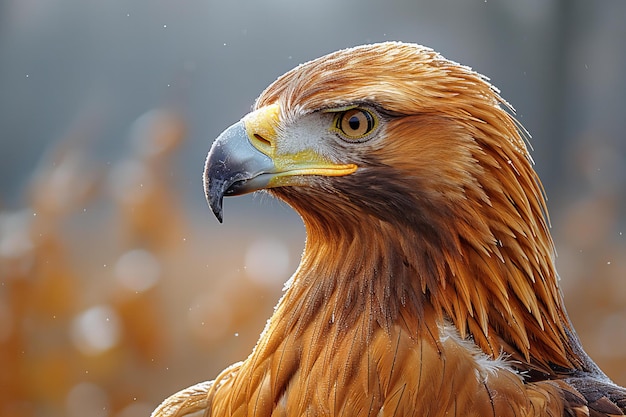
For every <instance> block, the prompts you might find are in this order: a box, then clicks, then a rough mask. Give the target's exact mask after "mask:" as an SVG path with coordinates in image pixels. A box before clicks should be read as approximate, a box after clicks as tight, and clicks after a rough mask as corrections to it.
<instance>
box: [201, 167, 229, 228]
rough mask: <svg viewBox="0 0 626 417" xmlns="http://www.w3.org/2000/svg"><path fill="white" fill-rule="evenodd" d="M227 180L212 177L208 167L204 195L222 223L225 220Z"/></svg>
mask: <svg viewBox="0 0 626 417" xmlns="http://www.w3.org/2000/svg"><path fill="white" fill-rule="evenodd" d="M225 188H226V187H225V181H220V180H218V179H215V178H213V179H212V178H211V175H210V171H209V169H208V168H207V170H205V173H204V196H205V197H206V201H207V203H208V204H209V207H210V208H211V211H212V212H213V214H214V215H215V217H216V218H217V220H218V221H219V222H220V223H223V221H224V208H223V201H224V190H225Z"/></svg>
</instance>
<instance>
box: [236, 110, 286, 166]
mask: <svg viewBox="0 0 626 417" xmlns="http://www.w3.org/2000/svg"><path fill="white" fill-rule="evenodd" d="M279 117H280V106H279V105H278V104H270V105H269V106H265V107H261V108H260V109H258V110H255V111H253V112H252V113H249V114H247V115H246V116H245V117H244V118H243V123H244V125H245V127H246V132H248V137H249V138H250V142H251V143H252V145H253V146H254V147H255V148H257V149H258V150H259V151H261V152H263V153H264V154H265V155H267V156H269V157H270V158H272V157H273V156H274V147H275V145H276V129H277V127H278V123H279Z"/></svg>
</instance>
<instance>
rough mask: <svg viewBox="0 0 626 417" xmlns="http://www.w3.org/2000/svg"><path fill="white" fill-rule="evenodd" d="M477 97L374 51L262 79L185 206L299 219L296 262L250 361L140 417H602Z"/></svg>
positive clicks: (530, 218) (549, 269) (550, 273)
mask: <svg viewBox="0 0 626 417" xmlns="http://www.w3.org/2000/svg"><path fill="white" fill-rule="evenodd" d="M512 113H513V111H512V109H511V107H510V106H509V105H508V104H507V102H506V101H504V100H503V99H502V98H501V96H500V94H499V92H498V90H496V89H495V87H493V86H492V85H491V84H490V83H489V82H488V80H487V79H486V78H485V77H484V76H482V75H480V74H478V73H477V72H475V71H473V70H472V69H470V68H469V67H467V66H463V65H460V64H458V63H455V62H452V61H450V60H448V59H445V58H444V57H443V56H441V55H440V54H439V53H437V52H435V51H434V50H432V49H430V48H427V47H424V46H420V45H416V44H408V43H402V42H385V43H379V44H369V45H362V46H358V47H354V48H349V49H344V50H340V51H337V52H334V53H331V54H329V55H326V56H323V57H321V58H318V59H315V60H313V61H310V62H307V63H304V64H301V65H299V66H297V67H296V68H294V69H292V70H290V71H288V72H287V73H285V74H284V75H282V76H280V77H279V78H278V79H277V80H276V81H275V82H274V83H272V84H271V85H270V86H269V87H267V89H265V91H263V92H262V93H261V95H260V96H259V98H258V99H257V100H256V103H255V105H254V108H253V111H251V112H250V113H249V114H247V115H246V116H244V117H243V118H242V119H241V120H240V121H239V122H237V123H235V124H233V125H232V126H230V127H229V128H227V129H226V130H225V131H224V132H223V133H222V134H221V135H220V136H219V137H218V138H217V139H216V141H215V142H214V143H213V145H212V147H211V149H210V151H209V153H208V156H207V160H206V166H205V171H204V186H205V191H206V197H207V200H208V203H209V205H210V207H211V208H212V210H213V212H214V214H215V215H216V216H217V218H218V219H219V221H220V222H221V221H222V216H223V207H222V200H223V197H224V196H235V195H241V194H244V193H249V192H253V191H259V190H265V191H266V192H267V193H269V194H270V195H272V196H275V197H276V198H278V199H280V200H282V201H284V202H286V203H287V204H288V205H290V206H291V207H292V208H293V209H294V210H295V211H296V212H297V213H298V214H299V215H300V216H301V218H302V221H303V223H304V225H305V228H306V233H307V239H306V243H305V247H304V252H303V254H302V258H301V262H300V265H299V267H298V268H297V270H296V271H295V273H294V274H293V276H292V277H291V278H290V279H289V280H288V282H287V283H286V285H285V290H284V293H283V296H282V298H281V299H280V301H279V302H278V304H277V306H276V308H275V310H274V313H273V315H272V316H271V317H270V319H269V320H268V322H267V325H266V327H265V329H264V331H263V332H262V334H261V336H260V339H259V341H258V343H257V344H256V346H255V347H254V349H253V350H252V352H251V354H250V356H248V358H246V359H245V360H243V361H242V362H238V363H235V364H234V365H231V366H229V367H227V368H226V369H225V370H224V371H223V372H221V373H220V374H219V375H217V377H216V378H215V379H214V380H212V381H208V382H202V383H199V384H196V385H194V386H191V387H189V388H187V389H184V390H182V391H180V392H178V393H176V394H174V395H172V396H171V397H170V398H168V399H166V400H165V401H164V402H163V403H162V404H161V405H160V406H159V407H158V408H157V409H156V410H155V411H154V413H153V416H159V417H163V416H177V417H180V416H188V415H198V416H200V415H202V416H233V417H235V416H237V417H239V416H241V417H243V416H248V417H266V416H268V417H269V416H272V417H278V416H328V417H331V416H332V417H335V416H395V417H403V416H459V417H460V416H481V417H488V416H492V417H496V416H498V417H507V416H511V417H512V416H516V417H521V416H552V417H556V416H613V415H624V413H625V412H626V389H624V388H622V387H620V386H618V385H616V384H614V383H613V382H612V381H611V380H610V379H609V378H608V377H607V376H606V375H605V374H604V373H603V372H602V371H601V370H600V368H599V367H598V366H597V365H596V364H595V363H594V362H593V361H592V360H591V359H590V357H589V356H588V355H587V354H586V353H585V352H584V350H583V348H582V346H581V343H580V340H579V338H578V337H577V335H576V332H575V330H574V328H573V326H572V323H571V322H570V320H569V319H568V316H567V313H566V310H565V307H564V302H563V297H562V293H561V290H560V289H559V286H558V279H559V277H558V275H557V271H556V269H555V249H554V244H553V241H552V238H551V235H550V231H549V223H548V215H547V209H546V203H545V196H544V190H543V188H542V186H541V182H540V179H539V178H538V176H537V174H536V172H535V171H534V170H533V167H532V165H533V162H532V159H531V156H530V154H529V152H528V148H527V137H528V134H527V132H526V130H525V129H524V128H523V127H522V126H521V124H520V123H519V122H518V121H517V120H516V119H515V118H514V116H513V115H512Z"/></svg>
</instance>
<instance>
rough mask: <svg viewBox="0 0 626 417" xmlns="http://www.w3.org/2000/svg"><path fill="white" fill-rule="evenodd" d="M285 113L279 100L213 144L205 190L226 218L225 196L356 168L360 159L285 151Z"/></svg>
mask: <svg viewBox="0 0 626 417" xmlns="http://www.w3.org/2000/svg"><path fill="white" fill-rule="evenodd" d="M279 118H280V106H279V105H278V104H272V105H269V106H266V107H262V108H260V109H258V110H256V111H254V112H252V113H249V114H248V115H247V116H245V117H244V118H243V119H241V120H240V121H239V122H237V123H235V124H234V125H232V126H230V127H229V128H228V129H226V130H225V131H224V132H222V134H221V135H219V136H218V138H217V139H216V140H215V142H214V143H213V146H211V150H210V151H209V154H208V155H207V159H206V163H205V167H204V192H205V195H206V198H207V201H208V203H209V207H211V210H213V213H214V214H215V217H217V219H218V220H219V221H220V223H221V222H222V219H223V207H222V200H223V198H224V196H234V195H241V194H246V193H249V192H252V191H257V190H261V189H265V188H273V187H282V186H288V185H293V184H294V183H296V182H295V181H293V180H292V179H293V178H294V177H296V176H302V175H324V176H342V175H348V174H351V173H353V172H354V171H356V169H357V166H356V165H354V164H345V165H344V164H335V163H332V162H330V161H328V160H327V159H326V158H324V157H322V156H320V155H319V154H317V153H316V152H314V151H312V150H310V149H303V150H301V151H298V152H295V153H280V149H279V145H278V134H277V131H278V125H279Z"/></svg>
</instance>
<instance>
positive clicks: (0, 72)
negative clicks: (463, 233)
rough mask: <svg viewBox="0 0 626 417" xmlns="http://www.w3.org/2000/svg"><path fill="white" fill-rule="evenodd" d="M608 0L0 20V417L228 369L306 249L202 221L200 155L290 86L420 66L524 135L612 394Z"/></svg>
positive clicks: (563, 264) (276, 212) (616, 147)
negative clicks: (467, 86) (475, 84)
mask: <svg viewBox="0 0 626 417" xmlns="http://www.w3.org/2000/svg"><path fill="white" fill-rule="evenodd" d="M625 19H626V2H624V1H623V0H614V1H609V0H603V1H599V2H587V1H582V0H530V1H525V2H519V1H515V0H502V1H496V0H467V1H463V2H459V1H450V0H444V1H441V0H431V1H406V0H405V1H398V0H395V1H387V2H363V1H356V0H346V1H342V2H336V1H331V0H318V1H308V2H305V1H286V0H266V1H251V0H248V1H243V0H235V1H230V2H226V1H222V2H216V1H212V0H202V1H201V0H179V1H162V0H157V1H155V0H135V1H132V2H129V1H125V0H108V1H106V2H105V1H85V0H4V1H2V2H0V417H4V416H13V417H15V416H18V417H20V416H51V417H55V416H69V417H74V416H86V415H88V416H102V417H105V416H111V417H131V416H147V415H149V413H150V411H151V410H152V409H153V407H154V406H156V405H157V404H158V403H159V402H160V401H161V400H162V399H163V398H165V397H166V396H168V395H169V394H171V393H173V392H174V391H177V390H178V389H181V388H184V387H187V386H188V385H191V384H193V383H195V382H198V381H201V380H206V379H212V378H213V377H214V376H215V375H216V374H217V372H218V371H219V370H221V369H223V368H224V367H225V366H227V365H229V364H230V363H232V362H235V361H237V360H240V359H243V358H245V357H246V356H247V355H248V353H249V352H250V350H251V348H252V347H253V346H254V343H255V342H256V340H257V337H258V335H259V332H260V331H261V330H262V328H263V326H264V324H265V321H266V319H267V318H268V317H269V315H270V313H271V311H272V308H273V306H274V305H275V303H276V302H277V300H278V297H279V296H280V293H281V288H282V285H283V282H284V281H285V280H286V279H287V278H288V277H289V276H290V275H291V273H292V272H293V271H294V269H295V268H296V266H297V264H298V260H299V256H300V252H301V250H302V247H303V243H304V238H305V235H304V228H303V226H302V224H301V222H300V220H299V218H298V217H297V215H296V214H295V213H293V212H292V211H291V210H290V209H289V208H287V207H285V206H283V205H282V204H280V203H279V202H277V201H274V200H272V199H270V198H268V197H264V196H258V195H256V196H246V197H240V198H237V199H227V200H226V202H225V221H224V224H223V225H220V224H218V222H217V221H216V220H215V219H214V218H213V216H212V214H211V212H210V211H209V209H208V207H207V205H206V203H205V201H204V195H203V191H202V181H201V172H202V169H203V163H204V158H205V155H206V152H207V150H208V149H209V146H210V144H211V142H212V140H213V139H214V138H215V137H216V136H217V135H218V134H219V133H220V132H221V131H222V130H223V129H224V128H225V127H227V126H229V125H230V124H231V123H233V122H235V121H237V120H238V119H239V118H240V117H241V116H243V115H244V114H245V113H246V112H248V111H249V110H250V107H251V105H252V103H253V101H254V99H255V98H256V96H257V95H258V94H259V93H260V92H261V91H262V90H263V89H264V88H265V87H266V86H267V85H268V84H269V83H271V82H272V81H273V80H274V79H275V78H276V77H278V76H279V75H280V74H282V73H283V72H285V71H287V70H289V69H291V68H292V67H294V66H295V65H297V64H299V63H301V62H304V61H307V60H310V59H313V58H316V57H318V56H320V55H323V54H326V53H328V52H331V51H333V50H336V49H339V48H344V47H349V46H353V45H357V44H362V43H369V42H376V41H385V40H403V41H407V42H417V43H421V44H424V45H428V46H430V47H432V48H434V49H436V50H438V51H439V52H441V53H442V54H444V56H446V57H447V58H449V59H452V60H454V61H458V62H462V63H463V64H466V65H469V66H471V67H473V68H474V69H475V70H477V71H479V72H481V73H484V74H485V75H487V76H488V77H490V79H491V81H492V82H493V83H494V84H495V85H496V86H498V87H499V88H500V90H501V91H502V95H503V96H504V97H505V98H506V99H507V100H508V101H509V102H510V103H511V104H512V105H513V106H514V107H515V108H516V109H517V117H518V118H519V120H520V121H521V122H522V123H523V124H524V125H525V126H526V128H527V129H528V130H529V131H530V132H531V134H532V136H533V138H532V144H533V147H534V153H533V155H534V158H535V161H536V168H537V170H538V172H539V174H540V175H541V177H542V178H543V181H544V185H545V188H546V191H547V194H548V196H549V200H548V204H549V207H550V212H551V220H552V228H553V233H554V237H555V240H556V244H557V248H558V253H559V257H558V260H557V262H558V267H559V271H560V274H561V277H562V281H561V283H562V288H563V292H564V293H565V299H566V304H567V306H568V310H569V313H570V316H571V318H572V320H573V322H574V324H575V326H576V329H577V330H578V332H579V334H580V337H581V338H582V339H583V342H584V345H585V346H586V349H587V350H588V352H589V353H590V354H591V356H592V357H593V358H595V360H596V361H597V362H598V363H599V364H600V366H601V367H602V368H603V369H604V370H605V371H606V372H607V373H608V375H609V376H610V377H612V378H613V379H614V380H615V381H616V382H618V383H621V384H626V347H625V346H626V324H625V323H626V236H625V235H626V139H625V133H624V132H625V131H626V121H625V119H626V117H625V116H626V114H625V109H626V82H625V81H624V74H626V48H625V47H624V45H626V25H624V21H625Z"/></svg>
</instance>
